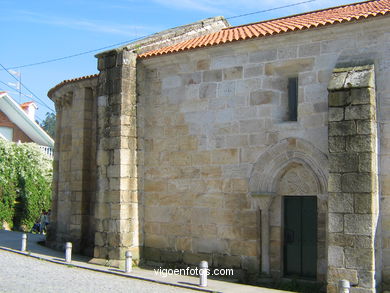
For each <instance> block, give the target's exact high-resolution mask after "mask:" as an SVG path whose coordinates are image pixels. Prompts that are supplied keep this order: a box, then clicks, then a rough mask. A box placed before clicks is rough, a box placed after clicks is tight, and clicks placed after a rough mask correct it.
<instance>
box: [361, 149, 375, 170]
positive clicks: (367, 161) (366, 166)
mask: <svg viewBox="0 0 390 293" xmlns="http://www.w3.org/2000/svg"><path fill="white" fill-rule="evenodd" d="M372 170H375V166H374V156H373V153H371V152H367V153H359V171H360V172H372Z"/></svg>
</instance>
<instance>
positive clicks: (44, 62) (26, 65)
mask: <svg viewBox="0 0 390 293" xmlns="http://www.w3.org/2000/svg"><path fill="white" fill-rule="evenodd" d="M152 35H154V33H153V34H150V35H146V36H142V37H138V38H135V39H131V40H127V41H123V42H120V43H116V44H112V45H108V46H105V47H101V48H98V49H92V50H89V51H85V52H80V53H77V54H73V55H68V56H64V57H59V58H54V59H49V60H45V61H40V62H35V63H30V64H25V65H21V66H13V67H8V68H7V69H5V70H10V69H18V68H24V67H30V66H35V65H41V64H46V63H51V62H56V61H61V60H65V59H69V58H73V57H78V56H82V55H86V54H89V53H94V52H98V51H103V50H106V49H109V48H112V47H117V46H120V45H124V44H129V43H132V42H135V41H138V40H141V39H144V38H147V37H150V36H152Z"/></svg>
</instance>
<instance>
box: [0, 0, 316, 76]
mask: <svg viewBox="0 0 390 293" xmlns="http://www.w3.org/2000/svg"><path fill="white" fill-rule="evenodd" d="M315 1H317V0H308V1H303V2H296V3H292V4H288V5H284V6H279V7H275V8H270V9H266V10H260V11H255V12H251V13H246V14H241V15H236V16H230V17H227V18H226V19H233V18H239V17H245V16H249V15H254V14H259V13H264V12H269V11H273V10H278V9H282V8H288V7H293V6H298V5H301V4H305V3H309V2H315ZM152 35H154V33H153V34H149V35H145V36H142V37H138V38H135V39H131V40H127V41H123V42H120V43H116V44H112V45H108V46H105V47H101V48H98V49H92V50H89V51H84V52H80V53H76V54H73V55H68V56H64V57H59V58H54V59H48V60H44V61H39V62H35V63H29V64H24V65H19V66H13V67H8V68H4V67H3V68H4V70H10V69H18V68H24V67H30V66H36V65H41V64H46V63H51V62H56V61H61V60H65V59H69V58H74V57H78V56H82V55H86V54H89V53H94V52H98V51H103V50H106V49H109V48H112V47H117V46H120V45H125V44H129V43H132V42H135V41H138V40H142V39H145V38H148V37H150V36H152ZM0 70H1V69H0Z"/></svg>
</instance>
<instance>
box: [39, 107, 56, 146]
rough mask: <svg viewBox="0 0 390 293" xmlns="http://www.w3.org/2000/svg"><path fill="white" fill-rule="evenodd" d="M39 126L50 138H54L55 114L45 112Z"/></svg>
mask: <svg viewBox="0 0 390 293" xmlns="http://www.w3.org/2000/svg"><path fill="white" fill-rule="evenodd" d="M40 125H41V127H42V128H43V129H44V130H45V131H46V132H47V134H49V135H50V136H51V138H52V139H55V138H56V114H55V113H49V112H47V113H46V118H45V120H43V121H42V123H41V124H40Z"/></svg>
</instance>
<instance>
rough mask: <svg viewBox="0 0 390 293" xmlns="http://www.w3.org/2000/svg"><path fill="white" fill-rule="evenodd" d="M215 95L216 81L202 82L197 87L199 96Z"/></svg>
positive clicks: (211, 97) (204, 97) (209, 97)
mask: <svg viewBox="0 0 390 293" xmlns="http://www.w3.org/2000/svg"><path fill="white" fill-rule="evenodd" d="M216 97H217V84H216V83H202V84H201V85H200V88H199V98H201V99H213V98H216Z"/></svg>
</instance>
